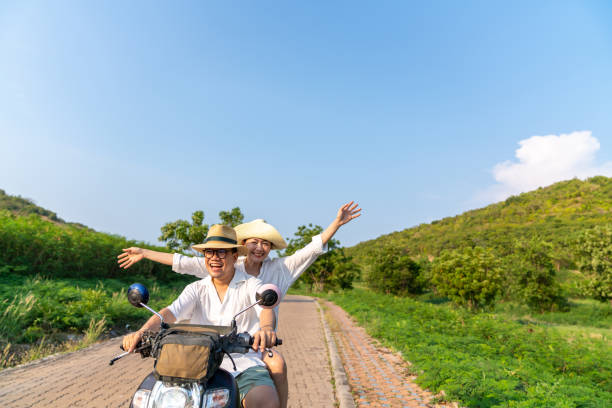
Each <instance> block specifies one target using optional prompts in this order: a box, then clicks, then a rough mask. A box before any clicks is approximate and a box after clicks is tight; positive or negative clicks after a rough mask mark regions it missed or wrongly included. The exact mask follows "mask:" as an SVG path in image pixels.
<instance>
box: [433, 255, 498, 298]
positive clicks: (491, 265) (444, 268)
mask: <svg viewBox="0 0 612 408" xmlns="http://www.w3.org/2000/svg"><path fill="white" fill-rule="evenodd" d="M432 283H433V285H434V287H435V289H436V292H437V293H439V294H440V295H442V296H446V297H448V298H449V299H450V300H452V301H453V302H455V303H457V304H459V305H464V306H467V307H468V308H469V309H471V310H476V309H480V308H483V307H487V306H490V305H491V304H492V303H493V301H494V300H495V299H496V298H497V297H498V296H499V294H500V292H501V289H502V283H503V279H502V268H501V266H500V262H499V260H498V259H497V257H496V256H495V254H494V253H493V251H492V250H491V249H488V248H482V247H475V248H471V247H466V248H463V249H462V250H453V251H443V252H442V254H440V256H439V257H438V258H437V259H435V260H434V262H433V265H432Z"/></svg>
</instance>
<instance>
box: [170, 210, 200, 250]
mask: <svg viewBox="0 0 612 408" xmlns="http://www.w3.org/2000/svg"><path fill="white" fill-rule="evenodd" d="M203 222H204V211H200V210H198V211H195V212H194V213H193V214H192V215H191V222H189V221H187V220H176V221H173V222H168V223H166V224H164V225H163V226H162V227H161V233H162V234H161V236H160V237H159V240H160V241H164V242H165V243H166V248H168V250H170V251H177V250H178V251H186V250H188V249H189V248H190V247H191V245H193V244H200V243H202V242H203V241H204V238H205V237H206V234H208V224H203Z"/></svg>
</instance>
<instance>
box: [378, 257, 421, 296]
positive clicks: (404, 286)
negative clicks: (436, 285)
mask: <svg viewBox="0 0 612 408" xmlns="http://www.w3.org/2000/svg"><path fill="white" fill-rule="evenodd" d="M370 259H371V264H372V265H373V266H372V269H371V271H370V273H369V274H368V276H367V278H366V282H367V284H368V287H369V288H370V289H372V290H375V291H377V292H383V293H387V294H392V295H399V296H405V295H408V294H417V293H421V292H422V291H423V288H424V287H425V283H426V280H425V279H424V277H423V275H422V273H421V272H422V268H421V265H419V264H418V263H417V262H415V261H414V260H413V259H412V258H410V256H408V254H407V253H406V252H405V250H404V249H402V248H400V247H385V248H382V249H381V250H379V251H377V252H375V253H374V254H372V256H371V258H370Z"/></svg>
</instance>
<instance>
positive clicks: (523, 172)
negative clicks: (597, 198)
mask: <svg viewBox="0 0 612 408" xmlns="http://www.w3.org/2000/svg"><path fill="white" fill-rule="evenodd" d="M519 145H520V146H521V147H520V148H518V149H517V150H516V158H517V159H518V162H516V161H505V162H503V163H498V164H497V165H495V167H494V168H493V176H494V177H495V180H496V181H497V183H498V184H496V185H493V186H491V187H490V188H489V189H488V190H487V191H485V192H484V193H483V194H481V195H480V200H484V201H488V202H491V201H500V200H504V199H505V198H507V197H509V196H511V195H514V194H518V193H522V192H526V191H530V190H534V189H536V188H538V187H544V186H548V185H550V184H552V183H555V182H557V181H561V180H568V179H572V178H574V177H578V178H580V179H584V178H587V177H591V176H596V175H604V176H612V162H607V163H604V164H603V165H597V164H596V160H595V154H596V153H597V151H598V150H599V147H600V145H599V141H598V140H597V138H595V137H593V136H592V135H591V132H590V131H588V130H586V131H581V132H572V133H569V134H561V135H558V136H557V135H547V136H532V137H530V138H529V139H525V140H521V141H520V142H519ZM480 200H479V201H480Z"/></svg>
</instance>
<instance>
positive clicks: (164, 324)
mask: <svg viewBox="0 0 612 408" xmlns="http://www.w3.org/2000/svg"><path fill="white" fill-rule="evenodd" d="M140 305H141V306H142V307H144V308H145V309H147V310H148V311H149V312H151V313H153V314H154V315H156V316H157V317H159V320H161V327H163V328H167V327H168V325H167V324H166V322H164V318H163V317H162V315H161V314H159V313H157V312H156V311H155V310H153V309H151V308H150V307H149V306H147V305H145V304H144V303H142V302H140ZM164 326H165V327H164Z"/></svg>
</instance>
